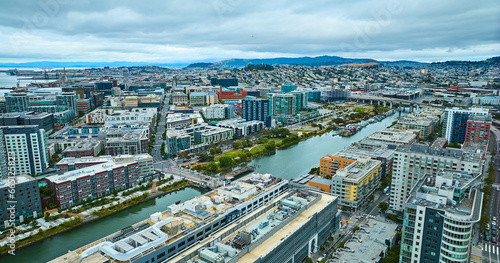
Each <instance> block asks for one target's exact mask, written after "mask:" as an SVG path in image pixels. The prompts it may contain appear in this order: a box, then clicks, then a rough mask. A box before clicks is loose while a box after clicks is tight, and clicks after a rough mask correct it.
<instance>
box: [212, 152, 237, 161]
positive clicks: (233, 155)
mask: <svg viewBox="0 0 500 263" xmlns="http://www.w3.org/2000/svg"><path fill="white" fill-rule="evenodd" d="M242 154H243V152H242V151H240V150H232V151H228V152H225V153H224V154H223V155H221V156H219V158H220V157H223V156H225V157H229V158H231V159H234V158H236V157H239V156H241V155H242ZM219 158H216V160H218V159H219Z"/></svg>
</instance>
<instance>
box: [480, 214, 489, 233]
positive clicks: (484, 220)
mask: <svg viewBox="0 0 500 263" xmlns="http://www.w3.org/2000/svg"><path fill="white" fill-rule="evenodd" d="M489 223H490V217H489V216H488V215H487V214H482V215H481V219H480V220H479V229H481V231H484V230H485V229H486V226H487V225H488V224H489Z"/></svg>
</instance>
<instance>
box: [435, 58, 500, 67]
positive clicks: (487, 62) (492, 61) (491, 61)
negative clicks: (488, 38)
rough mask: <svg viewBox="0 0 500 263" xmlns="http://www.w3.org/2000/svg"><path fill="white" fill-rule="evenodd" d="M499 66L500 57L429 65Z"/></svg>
mask: <svg viewBox="0 0 500 263" xmlns="http://www.w3.org/2000/svg"><path fill="white" fill-rule="evenodd" d="M491 64H493V65H500V57H492V58H489V59H486V60H480V61H464V60H451V61H443V62H432V63H431V65H448V66H458V65H491Z"/></svg>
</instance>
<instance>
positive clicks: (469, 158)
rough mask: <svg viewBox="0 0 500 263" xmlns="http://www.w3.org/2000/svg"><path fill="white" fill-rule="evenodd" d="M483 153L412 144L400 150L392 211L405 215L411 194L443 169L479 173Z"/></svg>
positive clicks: (392, 192) (394, 168) (478, 150)
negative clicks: (403, 212) (404, 211)
mask: <svg viewBox="0 0 500 263" xmlns="http://www.w3.org/2000/svg"><path fill="white" fill-rule="evenodd" d="M483 156H484V151H483V150H481V149H477V148H473V147H471V148H464V149H455V148H442V149H435V148H432V147H431V146H428V145H423V144H413V145H411V146H403V147H399V148H398V149H397V150H396V151H395V153H394V163H393V169H392V186H393V188H392V191H391V199H390V207H391V209H393V210H395V211H403V210H404V204H405V201H406V199H407V197H408V196H409V192H410V190H411V189H412V188H413V187H414V186H415V185H416V184H417V182H418V181H419V180H420V179H421V178H422V177H423V176H424V175H425V174H437V173H438V172H439V171H440V170H442V169H450V170H455V171H458V172H469V173H480V172H481V171H482V170H483V162H484V161H483Z"/></svg>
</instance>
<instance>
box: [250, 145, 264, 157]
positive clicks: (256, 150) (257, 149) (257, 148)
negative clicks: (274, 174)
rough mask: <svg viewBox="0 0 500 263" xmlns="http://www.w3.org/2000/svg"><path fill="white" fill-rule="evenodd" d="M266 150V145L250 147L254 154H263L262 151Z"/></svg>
mask: <svg viewBox="0 0 500 263" xmlns="http://www.w3.org/2000/svg"><path fill="white" fill-rule="evenodd" d="M265 150H266V147H265V146H264V145H258V146H255V147H253V148H252V149H250V153H251V154H252V155H255V154H261V153H264V151H265Z"/></svg>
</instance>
